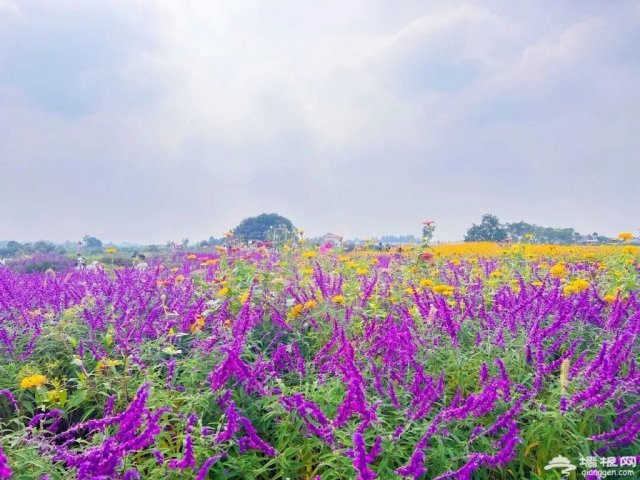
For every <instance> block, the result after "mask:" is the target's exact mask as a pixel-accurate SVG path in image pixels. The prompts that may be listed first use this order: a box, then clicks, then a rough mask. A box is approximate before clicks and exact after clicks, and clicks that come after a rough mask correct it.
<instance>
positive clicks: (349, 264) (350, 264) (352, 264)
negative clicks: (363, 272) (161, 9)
mask: <svg viewBox="0 0 640 480" xmlns="http://www.w3.org/2000/svg"><path fill="white" fill-rule="evenodd" d="M346 265H347V267H349V268H356V267H357V266H358V264H357V263H356V262H354V261H353V260H350V261H348V262H347V263H346Z"/></svg>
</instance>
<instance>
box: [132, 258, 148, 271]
mask: <svg viewBox="0 0 640 480" xmlns="http://www.w3.org/2000/svg"><path fill="white" fill-rule="evenodd" d="M148 267H149V264H147V262H146V257H145V256H144V255H143V254H140V255H138V263H136V266H135V269H136V270H139V271H141V272H144V271H145V270H146V269H147V268H148Z"/></svg>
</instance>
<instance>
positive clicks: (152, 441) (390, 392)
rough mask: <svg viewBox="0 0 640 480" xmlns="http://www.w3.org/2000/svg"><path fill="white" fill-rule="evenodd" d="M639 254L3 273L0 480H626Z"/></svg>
mask: <svg viewBox="0 0 640 480" xmlns="http://www.w3.org/2000/svg"><path fill="white" fill-rule="evenodd" d="M429 225H430V224H429ZM429 225H427V226H429ZM631 239H632V236H631V238H620V242H619V244H617V245H607V246H554V245H536V244H530V243H522V244H494V243H464V244H445V245H437V246H434V247H430V246H428V245H424V244H423V245H422V246H417V245H414V246H402V247H401V248H395V249H393V250H391V251H384V252H383V251H377V250H375V249H373V248H369V247H362V248H360V249H356V250H355V251H349V252H347V251H343V250H342V249H341V248H339V247H332V246H331V245H324V246H322V247H316V246H314V245H312V244H310V243H307V242H304V241H300V242H298V243H295V244H290V245H285V246H283V247H281V248H279V249H272V248H267V247H266V246H254V247H246V246H228V247H218V248H216V249H214V250H213V251H209V252H191V253H177V254H174V255H173V256H170V257H158V258H155V259H152V260H148V262H149V266H148V268H146V269H137V268H134V267H116V266H113V265H112V266H106V267H105V268H97V269H93V270H88V269H81V270H77V269H73V268H69V269H66V270H65V269H62V270H59V271H57V272H52V271H50V272H47V273H39V272H37V271H36V272H33V271H32V270H30V269H28V268H20V269H18V268H4V269H0V428H1V430H2V435H1V436H0V479H8V478H13V479H40V480H62V479H70V478H78V479H80V480H89V479H105V480H106V479H125V480H132V479H158V478H163V479H185V478H186V479H197V480H204V479H222V478H224V479H256V480H267V479H268V480H271V479H281V480H285V479H304V480H339V479H340V480H341V479H363V480H368V479H375V478H379V479H382V480H387V479H438V480H444V479H467V480H470V479H479V480H489V479H495V480H498V479H504V480H507V479H509V480H522V479H528V480H543V479H545V480H546V479H559V478H568V479H573V480H576V479H578V478H597V475H598V473H597V472H596V471H600V472H601V471H605V472H606V471H611V472H613V470H614V469H615V470H616V472H617V471H618V470H620V471H622V470H624V471H627V472H631V473H630V474H629V473H627V474H624V475H625V476H626V477H627V478H635V477H634V476H632V475H635V476H640V469H639V468H638V463H639V462H640V457H638V456H639V455H640V440H639V439H640V369H639V368H638V362H639V361H640V349H639V344H640V338H639V336H640V263H639V262H640V250H639V249H638V247H635V246H632V245H630V244H629V240H631ZM113 253H115V252H110V254H113ZM23 267H24V266H23ZM558 457H562V458H558ZM568 465H570V466H568ZM599 475H602V474H601V473H599Z"/></svg>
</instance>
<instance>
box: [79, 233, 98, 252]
mask: <svg viewBox="0 0 640 480" xmlns="http://www.w3.org/2000/svg"><path fill="white" fill-rule="evenodd" d="M83 240H84V244H85V245H86V246H87V248H88V249H89V250H101V249H102V241H101V240H99V239H97V238H96V237H92V236H90V235H85V237H84V239H83Z"/></svg>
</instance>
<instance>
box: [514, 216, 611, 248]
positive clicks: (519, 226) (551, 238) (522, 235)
mask: <svg viewBox="0 0 640 480" xmlns="http://www.w3.org/2000/svg"><path fill="white" fill-rule="evenodd" d="M505 228H506V229H507V233H508V234H509V238H510V239H511V240H514V241H516V242H521V241H523V240H526V239H527V236H529V237H530V240H531V241H534V242H536V243H576V242H579V241H580V239H581V237H582V235H580V234H579V233H578V232H576V231H575V230H574V229H573V228H553V227H540V226H538V225H533V224H531V223H527V222H522V221H520V222H517V223H507V224H506V225H505ZM594 239H595V240H597V241H598V239H599V236H598V235H597V234H596V236H595V237H594ZM606 240H607V239H606V238H603V239H601V240H599V241H606Z"/></svg>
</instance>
